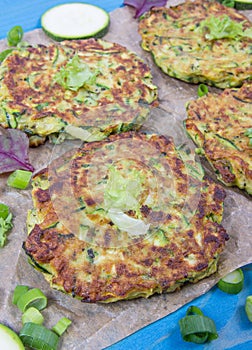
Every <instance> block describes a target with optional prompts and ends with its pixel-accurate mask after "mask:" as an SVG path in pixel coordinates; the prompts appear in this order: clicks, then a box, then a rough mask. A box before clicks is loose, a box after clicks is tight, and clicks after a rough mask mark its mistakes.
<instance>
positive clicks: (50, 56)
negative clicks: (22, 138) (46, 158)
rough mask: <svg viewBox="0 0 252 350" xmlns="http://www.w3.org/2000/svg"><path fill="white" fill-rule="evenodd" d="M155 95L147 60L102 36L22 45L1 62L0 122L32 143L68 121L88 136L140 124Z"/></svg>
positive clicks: (62, 128) (64, 126) (56, 132)
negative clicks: (31, 45) (26, 136)
mask: <svg viewBox="0 0 252 350" xmlns="http://www.w3.org/2000/svg"><path fill="white" fill-rule="evenodd" d="M156 100H157V88H156V86H155V85H153V84H152V76H151V72H150V69H149V67H148V66H147V65H146V64H145V63H144V61H143V60H142V59H141V58H140V57H138V56H137V55H136V54H135V53H133V52H131V51H129V50H127V49H126V48H125V47H123V46H121V45H119V44H116V43H111V42H108V41H105V40H102V39H87V40H76V41H74V40H73V41H64V42H62V43H61V44H50V45H48V46H43V45H38V46H34V47H26V48H20V49H17V50H14V51H12V53H11V54H10V55H9V56H8V57H7V58H6V59H5V60H4V61H3V62H2V64H1V66H0V125H1V126H3V127H5V128H18V129H20V130H22V131H24V132H26V133H27V135H28V136H29V137H30V145H31V146H36V145H39V144H41V143H44V142H45V140H46V139H47V137H48V136H50V138H51V140H54V139H55V138H58V135H59V133H61V132H62V131H68V128H67V127H68V126H77V127H81V128H83V129H85V130H86V131H88V137H89V138H88V141H90V140H91V139H92V140H94V139H95V140H97V139H102V138H104V137H106V136H107V135H109V134H110V133H113V132H121V131H125V130H129V129H131V128H139V127H140V126H141V125H142V123H143V121H144V120H145V119H146V117H147V116H148V112H149V109H150V107H151V106H152V105H153V104H155V103H156ZM70 134H71V133H70ZM61 135H62V137H63V134H61ZM64 135H65V133H64ZM90 135H91V136H90Z"/></svg>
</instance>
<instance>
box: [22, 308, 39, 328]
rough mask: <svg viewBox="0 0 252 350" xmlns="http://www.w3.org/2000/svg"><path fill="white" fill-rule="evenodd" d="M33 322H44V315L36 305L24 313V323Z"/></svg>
mask: <svg viewBox="0 0 252 350" xmlns="http://www.w3.org/2000/svg"><path fill="white" fill-rule="evenodd" d="M27 322H32V323H36V324H43V322H44V316H43V315H42V314H41V312H40V311H39V310H38V309H36V308H35V307H33V306H32V307H29V308H28V309H27V310H26V311H25V312H24V313H23V315H22V323H23V324H25V323H27Z"/></svg>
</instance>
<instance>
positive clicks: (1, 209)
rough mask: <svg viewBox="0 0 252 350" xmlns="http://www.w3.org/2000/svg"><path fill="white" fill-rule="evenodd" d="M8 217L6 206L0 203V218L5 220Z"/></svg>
mask: <svg viewBox="0 0 252 350" xmlns="http://www.w3.org/2000/svg"><path fill="white" fill-rule="evenodd" d="M8 215H9V207H8V205H6V204H3V203H0V218H2V219H4V220H5V219H6V218H7V216H8Z"/></svg>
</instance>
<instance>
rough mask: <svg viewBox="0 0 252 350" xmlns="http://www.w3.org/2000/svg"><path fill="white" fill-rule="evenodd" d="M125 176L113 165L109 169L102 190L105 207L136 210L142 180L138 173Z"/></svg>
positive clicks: (137, 208) (138, 205)
mask: <svg viewBox="0 0 252 350" xmlns="http://www.w3.org/2000/svg"><path fill="white" fill-rule="evenodd" d="M132 175H133V176H132V177H128V178H125V177H124V176H123V175H122V174H121V172H120V171H118V170H117V169H116V168H115V167H113V166H112V167H110V169H109V179H108V182H107V185H106V188H105V192H104V204H105V208H107V209H110V208H116V209H121V210H122V211H128V210H134V211H138V210H139V207H140V204H139V202H138V200H137V197H138V196H139V194H140V193H141V191H142V181H141V179H140V177H139V176H137V175H139V174H134V170H133V171H132Z"/></svg>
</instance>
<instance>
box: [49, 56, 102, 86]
mask: <svg viewBox="0 0 252 350" xmlns="http://www.w3.org/2000/svg"><path fill="white" fill-rule="evenodd" d="M95 80H96V73H93V72H91V70H90V69H89V66H88V65H87V64H86V63H85V62H83V61H81V60H80V58H79V56H78V55H75V56H74V57H73V58H72V59H71V60H69V62H67V64H66V65H65V66H64V67H61V69H60V70H59V71H58V72H57V73H56V75H55V82H56V83H58V84H60V85H61V86H63V88H65V89H68V90H73V91H77V90H78V89H79V88H81V87H82V86H84V85H85V84H94V82H95Z"/></svg>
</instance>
